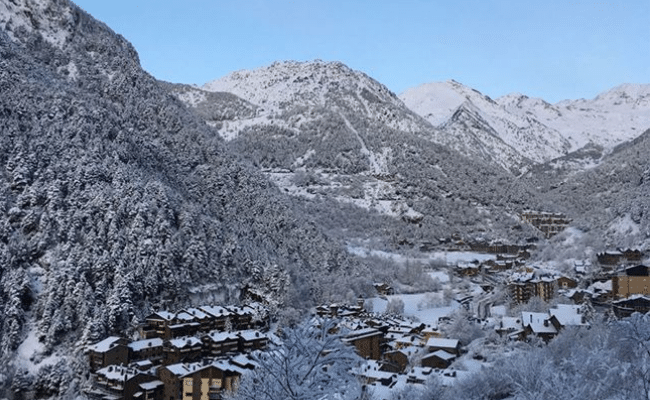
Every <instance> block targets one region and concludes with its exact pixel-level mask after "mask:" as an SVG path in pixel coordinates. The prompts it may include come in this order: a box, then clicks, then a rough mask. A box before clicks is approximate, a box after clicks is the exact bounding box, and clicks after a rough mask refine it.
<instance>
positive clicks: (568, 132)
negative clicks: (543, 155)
mask: <svg viewBox="0 0 650 400" xmlns="http://www.w3.org/2000/svg"><path fill="white" fill-rule="evenodd" d="M497 103H498V104H499V105H501V106H502V107H503V108H504V109H505V110H506V111H508V112H509V113H512V114H515V115H519V116H526V115H532V116H534V117H535V118H536V119H537V120H539V121H540V122H541V123H543V124H544V125H545V126H548V127H550V128H552V129H555V130H557V131H558V132H560V133H561V134H562V136H563V137H565V138H566V139H567V140H568V141H569V142H570V144H571V148H570V151H574V150H577V149H579V148H581V147H583V146H585V145H587V144H588V143H593V144H596V145H599V146H603V147H604V149H605V151H606V152H607V151H609V150H611V149H612V148H613V147H614V146H616V145H618V144H620V143H623V142H625V141H628V140H632V139H634V138H636V137H637V136H639V135H641V134H642V133H643V132H644V131H645V130H646V129H648V128H650V85H642V84H623V85H620V86H617V87H615V88H613V89H611V90H608V91H606V92H604V93H601V94H600V95H598V96H596V97H595V98H594V99H591V100H585V99H580V100H564V101H561V102H559V103H557V104H549V103H547V102H545V101H544V100H541V99H535V98H529V97H527V96H524V95H520V94H511V95H507V96H504V97H501V98H499V99H497Z"/></svg>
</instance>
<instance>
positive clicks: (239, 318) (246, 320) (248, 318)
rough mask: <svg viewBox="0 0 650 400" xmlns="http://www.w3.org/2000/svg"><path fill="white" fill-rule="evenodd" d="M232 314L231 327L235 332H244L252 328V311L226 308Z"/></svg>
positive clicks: (241, 308) (245, 308)
mask: <svg viewBox="0 0 650 400" xmlns="http://www.w3.org/2000/svg"><path fill="white" fill-rule="evenodd" d="M228 309H229V310H230V312H231V313H232V315H233V316H232V320H231V323H232V327H233V329H236V330H246V329H252V328H253V310H252V309H251V308H250V307H236V306H230V307H228Z"/></svg>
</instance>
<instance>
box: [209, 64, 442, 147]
mask: <svg viewBox="0 0 650 400" xmlns="http://www.w3.org/2000/svg"><path fill="white" fill-rule="evenodd" d="M202 89H203V90H206V91H210V92H228V93H232V94H235V95H237V96H239V97H241V98H242V99H244V100H246V101H248V102H250V103H252V104H255V105H256V106H258V107H259V108H260V109H259V110H258V114H259V115H260V117H261V118H266V119H268V118H270V117H273V116H277V115H279V114H285V115H286V114H288V113H289V114H295V115H296V116H295V118H293V119H289V120H288V121H287V123H288V125H287V126H288V127H293V128H299V127H300V126H301V125H302V124H303V123H305V122H308V121H309V112H305V111H306V110H314V109H318V108H323V107H328V108H333V109H338V108H342V107H344V108H346V109H347V110H349V111H353V112H357V113H362V114H363V115H364V116H367V117H369V118H372V119H373V120H376V121H378V122H381V123H383V124H385V125H387V126H389V127H391V128H393V129H396V130H400V131H406V132H411V133H413V132H419V131H423V130H430V127H429V126H427V125H426V124H423V121H422V120H421V119H420V118H418V117H417V115H415V114H414V113H413V112H411V111H410V110H409V109H408V108H406V107H405V106H404V104H403V103H402V102H401V101H400V100H399V99H398V98H397V96H396V95H395V94H394V93H392V92H391V91H390V90H388V88H386V87H385V86H384V85H382V84H381V83H379V82H377V81H376V80H374V79H372V78H370V77H368V76H367V75H366V74H364V73H362V72H360V71H354V70H352V69H350V68H348V67H347V66H346V65H344V64H343V63H340V62H323V61H314V62H295V61H283V62H275V63H273V64H272V65H270V66H267V67H264V68H259V69H256V70H251V71H237V72H233V73H231V74H229V75H227V76H225V77H223V78H221V79H217V80H214V81H211V82H208V83H206V84H205V85H203V87H202ZM232 136H233V135H228V136H226V137H227V138H229V137H232Z"/></svg>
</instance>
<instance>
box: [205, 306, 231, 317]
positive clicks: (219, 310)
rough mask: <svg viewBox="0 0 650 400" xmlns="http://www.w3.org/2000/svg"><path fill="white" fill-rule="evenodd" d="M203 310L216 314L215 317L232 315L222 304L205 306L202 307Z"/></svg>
mask: <svg viewBox="0 0 650 400" xmlns="http://www.w3.org/2000/svg"><path fill="white" fill-rule="evenodd" d="M201 310H203V311H205V312H206V313H208V314H210V315H212V316H214V317H217V318H218V317H228V316H230V315H232V313H231V312H230V311H228V310H227V309H225V308H224V307H220V306H203V307H201Z"/></svg>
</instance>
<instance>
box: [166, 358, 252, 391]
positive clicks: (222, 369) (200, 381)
mask: <svg viewBox="0 0 650 400" xmlns="http://www.w3.org/2000/svg"><path fill="white" fill-rule="evenodd" d="M243 373H245V370H244V369H242V368H239V367H237V366H235V365H232V364H230V363H228V362H226V361H214V362H196V363H190V364H186V363H179V364H171V365H167V366H164V367H161V368H160V370H159V372H158V374H159V377H160V380H161V381H162V382H163V383H164V385H165V390H164V394H163V397H162V398H163V399H165V400H179V399H184V400H185V399H188V400H189V399H194V400H199V399H205V398H216V397H217V396H219V395H220V394H221V392H222V391H223V390H227V391H232V390H233V389H234V388H236V386H237V382H238V381H239V379H240V377H241V375H242V374H243Z"/></svg>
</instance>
